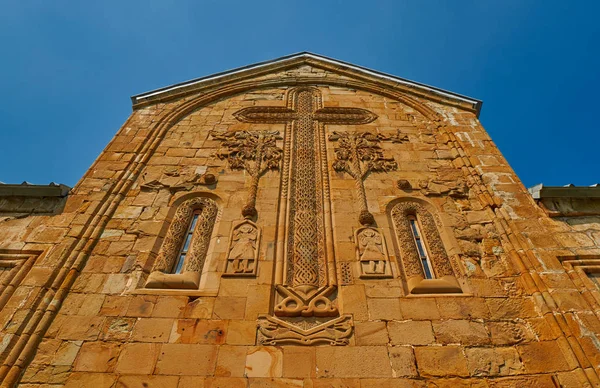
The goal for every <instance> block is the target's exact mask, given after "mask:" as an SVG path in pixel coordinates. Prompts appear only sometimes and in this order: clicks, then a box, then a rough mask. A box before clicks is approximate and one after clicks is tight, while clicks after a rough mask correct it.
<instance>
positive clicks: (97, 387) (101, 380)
mask: <svg viewBox="0 0 600 388" xmlns="http://www.w3.org/2000/svg"><path fill="white" fill-rule="evenodd" d="M116 380H117V376H115V375H113V374H109V373H89V372H75V373H71V375H70V376H69V378H68V379H67V382H66V384H65V388H82V387H94V388H111V387H112V386H113V385H114V384H115V381H116Z"/></svg>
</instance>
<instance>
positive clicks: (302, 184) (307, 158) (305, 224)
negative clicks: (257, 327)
mask: <svg viewBox="0 0 600 388" xmlns="http://www.w3.org/2000/svg"><path fill="white" fill-rule="evenodd" d="M297 98H298V102H297V104H298V108H297V109H298V113H299V115H298V116H299V117H298V119H297V121H296V128H295V131H294V141H293V147H294V151H293V153H292V155H293V156H292V164H293V168H294V175H295V179H292V181H291V183H292V185H291V186H292V187H291V192H292V196H293V197H292V198H293V201H290V202H291V204H292V206H291V209H290V221H291V223H290V226H291V228H290V231H291V233H290V234H289V240H288V241H290V245H289V248H288V249H289V251H288V257H291V258H292V260H291V263H290V264H291V265H290V267H292V268H290V271H291V275H292V278H291V279H290V280H291V283H292V285H293V286H299V285H311V286H319V272H320V271H319V261H321V262H322V261H323V260H319V259H322V257H319V254H320V253H321V254H322V251H321V252H319V251H320V250H319V245H322V244H323V219H322V215H321V214H319V213H320V212H319V211H318V210H321V209H322V206H319V203H318V200H317V187H318V186H317V178H316V177H317V176H320V175H321V173H320V169H319V168H318V167H319V166H318V165H317V160H316V156H317V155H316V153H315V149H316V144H315V143H316V141H315V140H316V139H315V137H316V135H317V131H316V128H315V124H316V123H314V121H313V118H312V117H311V114H312V113H313V111H314V108H313V94H312V92H311V91H310V90H302V91H300V92H299V93H298V95H297ZM319 187H320V186H319ZM315 210H317V211H315ZM288 276H289V275H288Z"/></svg>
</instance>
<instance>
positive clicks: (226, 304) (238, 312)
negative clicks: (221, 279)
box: [213, 296, 246, 319]
mask: <svg viewBox="0 0 600 388" xmlns="http://www.w3.org/2000/svg"><path fill="white" fill-rule="evenodd" d="M245 311H246V298H241V297H233V296H219V297H217V298H216V299H215V308H214V310H213V319H244V314H245Z"/></svg>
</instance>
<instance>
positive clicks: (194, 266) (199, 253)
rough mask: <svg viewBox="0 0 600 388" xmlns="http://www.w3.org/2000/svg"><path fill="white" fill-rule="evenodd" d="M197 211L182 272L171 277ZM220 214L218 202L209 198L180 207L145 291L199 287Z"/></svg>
mask: <svg viewBox="0 0 600 388" xmlns="http://www.w3.org/2000/svg"><path fill="white" fill-rule="evenodd" d="M196 211H199V212H200V213H199V217H198V221H197V222H196V229H195V230H194V232H193V237H192V244H191V247H190V249H189V251H188V254H187V256H186V260H185V264H184V270H183V273H181V274H171V273H170V272H171V270H172V268H173V266H174V264H175V261H176V260H177V256H178V254H179V251H180V250H181V245H182V244H183V242H184V238H185V235H186V233H187V231H188V227H189V224H190V221H191V219H192V215H193V214H194V212H196ZM217 212H218V208H217V204H216V203H215V201H213V200H212V199H210V198H206V197H196V198H192V199H188V200H187V201H185V202H183V203H182V204H181V205H179V207H178V208H177V211H176V212H175V216H174V217H173V220H172V221H171V225H170V226H169V230H168V231H167V235H166V236H165V239H164V241H163V244H162V246H161V248H160V250H159V252H158V256H157V258H156V261H155V262H154V266H153V268H152V273H151V274H150V276H149V277H148V280H147V282H146V288H186V289H190V288H191V289H194V288H198V286H199V280H200V274H201V273H202V268H203V267H204V261H205V260H206V254H207V252H208V246H209V244H210V237H211V234H212V230H213V227H214V223H215V219H216V217H217Z"/></svg>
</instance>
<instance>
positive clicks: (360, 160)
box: [329, 132, 398, 225]
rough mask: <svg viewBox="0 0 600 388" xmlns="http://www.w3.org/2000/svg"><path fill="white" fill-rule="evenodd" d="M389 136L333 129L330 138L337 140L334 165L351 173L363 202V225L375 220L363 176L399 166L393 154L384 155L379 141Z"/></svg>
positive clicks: (361, 218)
mask: <svg viewBox="0 0 600 388" xmlns="http://www.w3.org/2000/svg"><path fill="white" fill-rule="evenodd" d="M382 140H388V138H386V137H385V136H382V135H375V134H372V133H370V132H333V133H332V134H331V135H330V136H329V141H337V142H338V147H337V148H336V149H335V156H336V160H335V162H333V169H334V170H336V171H344V172H346V173H348V174H349V175H350V176H351V177H352V178H354V181H355V183H356V189H357V192H358V203H359V206H360V214H359V222H360V223H361V224H362V225H372V224H374V223H375V219H374V218H373V215H372V214H371V213H370V212H369V210H368V206H367V196H366V193H365V186H364V180H365V179H366V178H367V176H368V175H369V173H371V172H373V171H391V170H396V169H397V168H398V163H396V161H395V160H394V159H393V158H386V157H384V156H383V152H382V150H381V147H380V146H379V144H378V143H379V142H380V141H382Z"/></svg>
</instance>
